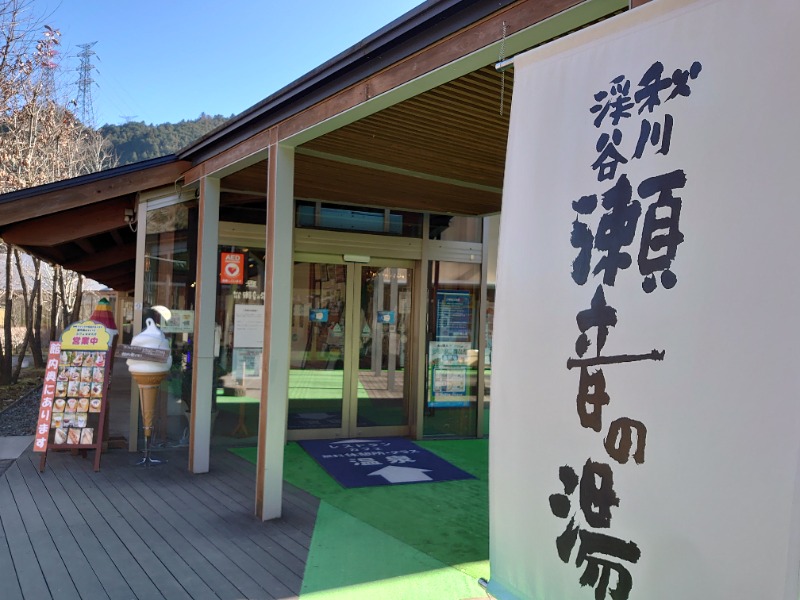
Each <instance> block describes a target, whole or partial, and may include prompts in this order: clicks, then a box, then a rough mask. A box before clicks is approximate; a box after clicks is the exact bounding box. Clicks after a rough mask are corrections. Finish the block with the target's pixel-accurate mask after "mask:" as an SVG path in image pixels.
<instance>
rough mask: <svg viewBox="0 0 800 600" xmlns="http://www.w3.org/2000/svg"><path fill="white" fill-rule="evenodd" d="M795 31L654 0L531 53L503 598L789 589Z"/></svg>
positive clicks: (515, 126) (502, 468)
mask: <svg viewBox="0 0 800 600" xmlns="http://www.w3.org/2000/svg"><path fill="white" fill-rule="evenodd" d="M798 31H800V2H797V0H759V1H753V0H697V1H689V0H654V1H653V2H651V3H648V4H645V5H644V6H642V7H639V8H637V9H634V10H632V11H629V12H626V13H623V14H621V15H618V16H615V17H613V18H611V19H608V20H607V21H604V22H602V23H599V24H597V25H595V26H592V27H589V28H587V29H584V30H582V31H579V32H576V33H574V34H571V35H569V36H566V37H564V38H562V39H560V40H557V41H554V42H552V43H550V44H547V45H544V46H542V47H541V48H538V49H535V50H532V51H530V52H528V53H526V54H524V55H521V56H518V57H516V58H515V60H514V69H515V71H514V74H515V80H514V98H513V106H512V113H511V126H510V132H509V142H508V154H507V164H506V179H505V186H504V196H503V210H502V215H501V229H500V232H501V233H500V247H499V263H498V286H497V299H496V305H495V321H494V333H495V337H494V347H493V353H494V354H493V360H492V367H493V373H492V420H491V437H490V447H491V451H490V474H491V476H490V516H491V542H490V547H491V548H490V552H491V574H492V576H491V581H490V584H489V591H490V592H491V593H493V594H494V595H496V596H497V597H498V598H526V599H528V598H530V599H536V600H545V599H546V600H552V599H555V598H558V599H569V600H581V599H584V598H585V599H587V600H590V599H602V598H610V599H611V598H613V599H614V600H625V599H627V598H632V599H643V600H661V599H663V600H667V599H669V600H674V599H675V598H682V599H702V600H712V599H730V598H770V599H777V598H780V599H785V600H789V599H792V600H797V598H798V573H799V572H800V569H799V568H798V566H799V562H800V552H799V551H798V549H799V547H800V543H799V542H800V535H799V533H800V518H799V517H800V512H799V511H798V501H799V499H800V497H799V496H798V467H799V464H800V462H799V458H800V397H798V396H799V394H798V389H800V385H799V384H800V368H799V367H798V364H797V363H798V359H799V358H800V319H798V315H799V314H800V311H799V310H798V305H800V277H798V275H800V267H798V264H799V263H798V260H799V259H800V252H798V251H797V244H798V239H800V236H799V235H798V229H800V226H799V225H798V224H799V223H800V177H798V173H800V146H798V144H799V143H800V118H798V116H797V111H798V98H800V69H798V66H797V57H798V56H800V35H798V34H797V32H798ZM520 315H525V318H524V320H522V321H521V320H520ZM521 323H524V327H525V334H524V335H521V329H520V327H521Z"/></svg>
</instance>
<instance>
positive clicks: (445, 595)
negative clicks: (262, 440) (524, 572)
mask: <svg viewBox="0 0 800 600" xmlns="http://www.w3.org/2000/svg"><path fill="white" fill-rule="evenodd" d="M417 443H418V444H419V445H420V446H422V447H424V448H426V449H428V450H430V451H432V452H434V453H436V454H438V455H439V456H441V457H442V458H444V459H445V460H447V461H449V462H451V463H453V464H454V465H456V466H458V467H459V468H461V469H464V470H465V471H467V472H469V473H472V474H473V475H475V476H476V478H477V479H470V480H461V481H446V482H440V483H433V484H429V485H424V486H422V485H418V486H413V485H407V486H390V487H386V486H379V487H373V488H354V489H346V488H342V487H341V486H340V485H339V484H338V483H336V482H335V481H334V480H333V479H331V477H330V476H328V474H327V473H325V471H324V470H323V469H322V468H321V467H320V466H319V465H318V464H317V463H316V462H315V461H314V460H313V459H312V458H311V457H310V456H308V454H306V453H305V452H304V451H303V450H302V448H300V447H299V446H298V445H297V444H295V443H292V442H290V443H289V444H287V446H286V452H285V455H284V456H285V458H284V478H285V479H286V481H288V482H289V483H291V484H292V485H295V486H297V487H299V488H301V489H303V490H306V491H307V492H309V493H310V494H313V495H314V496H316V497H318V498H319V499H320V500H322V501H323V502H322V504H321V505H320V511H319V514H318V516H317V524H316V527H315V532H314V538H313V540H312V543H311V550H310V552H309V558H308V563H307V567H306V574H305V577H304V580H303V598H307V597H308V598H313V599H314V600H317V599H320V600H323V599H324V600H335V599H338V598H344V597H347V598H361V597H363V598H414V599H415V600H416V599H424V598H432V599H433V598H436V599H437V600H449V599H451V598H452V599H453V600H459V599H463V598H475V597H485V596H486V593H485V592H484V591H483V589H482V588H481V587H480V586H479V585H478V584H477V580H478V578H480V577H484V578H486V579H488V578H489V515H488V508H489V498H488V441H487V440H447V441H422V442H417ZM231 451H232V452H234V453H236V454H238V455H239V456H242V457H243V458H245V459H247V460H249V461H250V462H253V463H255V461H256V449H255V448H234V449H231ZM334 509H336V510H334ZM341 513H344V515H342V514H341ZM348 515H349V518H347V516H348ZM359 524H360V525H359ZM356 525H358V527H356ZM355 532H359V533H358V535H359V536H362V538H363V539H366V538H369V539H370V540H371V541H370V542H369V543H368V544H367V543H366V542H364V541H358V537H357V536H356V535H355ZM373 543H375V544H378V545H377V547H379V548H382V549H384V550H386V552H389V554H384V553H383V552H384V550H381V552H378V551H373V549H372V547H371V546H370V544H373ZM365 544H366V545H365ZM387 557H388V558H387ZM423 582H424V585H423ZM440 584H441V585H440ZM384 586H386V587H384ZM394 586H399V587H398V588H395V587H394ZM418 586H419V587H424V588H425V589H428V590H430V591H431V593H430V594H429V595H426V594H422V590H421V589H419V588H418ZM400 588H402V590H405V591H401V589H400ZM344 590H346V591H347V594H349V595H347V594H345V595H340V594H343V593H344ZM362 590H363V593H364V595H363V596H362V595H361V594H362Z"/></svg>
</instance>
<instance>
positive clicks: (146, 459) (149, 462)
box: [136, 436, 167, 467]
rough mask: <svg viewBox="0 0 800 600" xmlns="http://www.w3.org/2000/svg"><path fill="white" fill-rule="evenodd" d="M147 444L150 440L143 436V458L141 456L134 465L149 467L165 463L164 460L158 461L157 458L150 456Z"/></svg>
mask: <svg viewBox="0 0 800 600" xmlns="http://www.w3.org/2000/svg"><path fill="white" fill-rule="evenodd" d="M149 442H150V439H149V438H148V437H147V436H145V438H144V451H143V456H142V458H141V460H139V462H137V463H136V466H142V467H151V466H153V465H160V464H161V463H165V462H167V461H166V460H161V459H158V458H152V457H151V456H150V443H149Z"/></svg>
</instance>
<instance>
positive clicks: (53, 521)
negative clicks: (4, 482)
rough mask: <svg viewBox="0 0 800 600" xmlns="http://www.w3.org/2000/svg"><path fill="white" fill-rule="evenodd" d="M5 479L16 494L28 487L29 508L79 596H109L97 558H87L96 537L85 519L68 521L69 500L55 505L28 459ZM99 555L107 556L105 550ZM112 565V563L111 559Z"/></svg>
mask: <svg viewBox="0 0 800 600" xmlns="http://www.w3.org/2000/svg"><path fill="white" fill-rule="evenodd" d="M8 479H9V482H10V483H11V484H12V486H14V488H15V489H16V490H17V491H16V492H15V496H16V495H17V494H19V493H20V491H21V490H22V489H24V488H25V487H27V490H28V491H29V494H28V496H29V498H30V500H29V501H30V506H29V509H30V510H31V511H34V510H35V511H38V514H39V515H40V516H41V519H42V521H43V522H44V525H45V527H46V528H47V531H48V533H49V534H50V536H51V537H52V539H53V542H54V544H55V547H56V548H57V550H58V553H59V555H60V557H61V562H62V563H63V564H64V567H65V568H66V569H67V571H68V572H69V574H70V576H71V578H72V581H73V583H74V584H75V587H76V589H77V591H78V594H79V596H80V597H81V598H98V600H99V599H101V598H109V594H108V593H106V591H105V588H104V586H103V584H102V582H101V581H100V578H99V577H98V572H97V570H96V569H97V567H96V566H95V565H97V564H98V560H100V559H99V558H98V556H97V555H95V556H92V558H93V559H95V560H90V556H91V550H92V549H93V548H94V545H93V544H92V541H96V538H95V537H94V535H93V534H92V533H91V532H87V528H86V523H85V521H82V520H81V522H80V524H76V525H75V526H73V527H70V525H69V524H68V523H67V515H68V514H69V513H70V512H71V510H73V509H74V508H75V507H74V505H73V503H72V500H71V499H69V500H67V501H64V500H62V501H61V502H62V506H56V504H55V502H54V501H53V498H52V497H51V496H50V493H49V492H48V491H47V488H46V487H45V485H44V483H43V482H42V479H41V478H40V477H39V473H38V472H37V471H36V470H35V469H34V468H33V465H32V464H31V463H30V462H28V461H24V460H22V461H18V462H17V463H16V468H14V469H11V470H10V471H9V477H8ZM26 501H28V500H26ZM67 505H68V506H67ZM102 555H104V556H105V558H107V555H105V553H104V552H103V553H102ZM52 566H53V565H52V564H50V565H48V566H47V567H46V568H47V569H50V568H52ZM111 566H112V567H113V563H112V565H111ZM126 587H127V586H126ZM52 592H53V590H52V588H51V593H52ZM128 593H130V589H128Z"/></svg>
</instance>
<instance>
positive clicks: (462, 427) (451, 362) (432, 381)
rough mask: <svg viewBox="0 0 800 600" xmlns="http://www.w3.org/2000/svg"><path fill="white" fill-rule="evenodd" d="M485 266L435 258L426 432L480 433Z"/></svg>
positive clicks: (434, 434)
mask: <svg viewBox="0 0 800 600" xmlns="http://www.w3.org/2000/svg"><path fill="white" fill-rule="evenodd" d="M480 277H481V267H480V265H475V264H468V263H454V262H442V261H432V262H431V266H430V281H429V287H428V289H429V290H430V295H429V303H430V306H429V317H428V320H429V323H430V326H429V330H428V348H427V369H426V373H427V385H426V397H425V411H424V417H423V419H424V421H423V435H425V436H436V437H442V436H455V437H474V436H475V435H476V431H477V401H478V369H479V368H481V367H480V365H478V310H479V308H480V306H479V305H480V302H479V299H480Z"/></svg>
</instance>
